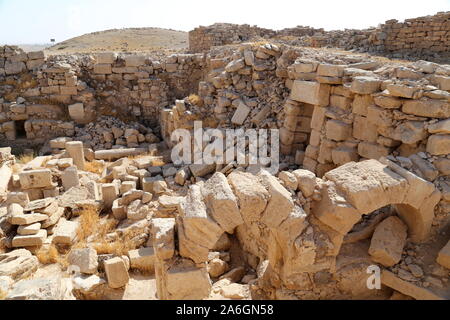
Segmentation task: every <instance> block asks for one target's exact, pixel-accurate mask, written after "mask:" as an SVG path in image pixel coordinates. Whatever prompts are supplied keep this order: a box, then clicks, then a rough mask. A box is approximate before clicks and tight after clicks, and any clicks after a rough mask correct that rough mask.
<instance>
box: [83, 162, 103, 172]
mask: <svg viewBox="0 0 450 320" xmlns="http://www.w3.org/2000/svg"><path fill="white" fill-rule="evenodd" d="M104 168H105V164H104V163H103V162H101V161H96V160H93V161H90V162H86V163H85V165H84V170H85V171H89V172H92V173H97V174H102V172H103V169H104Z"/></svg>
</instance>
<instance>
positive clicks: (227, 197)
mask: <svg viewBox="0 0 450 320" xmlns="http://www.w3.org/2000/svg"><path fill="white" fill-rule="evenodd" d="M201 191H202V194H203V197H204V200H205V203H206V205H207V207H208V208H210V210H211V212H212V216H213V218H214V219H215V220H216V221H217V223H218V224H219V225H220V226H221V227H222V229H223V230H225V231H226V232H228V233H233V232H234V229H235V228H236V227H237V226H238V225H240V224H243V223H244V220H243V219H242V216H241V213H240V212H239V207H238V204H237V199H236V196H235V195H234V194H233V191H232V190H231V187H230V185H229V184H228V181H227V178H226V177H225V175H224V174H223V173H220V172H216V173H215V174H214V175H213V176H212V177H211V178H210V179H208V181H206V183H205V184H204V185H203V186H202V187H201Z"/></svg>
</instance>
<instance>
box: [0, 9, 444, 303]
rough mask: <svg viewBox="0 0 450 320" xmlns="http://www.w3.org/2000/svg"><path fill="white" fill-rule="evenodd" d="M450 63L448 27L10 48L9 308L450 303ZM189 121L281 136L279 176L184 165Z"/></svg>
mask: <svg viewBox="0 0 450 320" xmlns="http://www.w3.org/2000/svg"><path fill="white" fill-rule="evenodd" d="M449 53H450V12H441V13H438V14H436V15H434V16H427V17H420V18H414V19H408V20H405V21H404V22H399V21H397V20H389V21H387V22H386V23H385V24H381V25H380V26H379V27H378V28H374V29H368V30H345V31H329V32H326V31H324V30H323V29H314V28H310V27H301V26H299V27H296V28H291V29H283V30H280V31H274V30H269V29H263V28H259V27H256V26H249V25H232V24H214V25H212V26H209V27H199V28H196V29H194V30H193V31H191V32H190V33H189V49H188V50H184V49H183V50H178V51H177V52H176V53H171V54H163V53H161V54H157V53H155V52H151V53H150V52H149V53H148V54H145V53H131V52H128V53H127V52H120V53H117V52H106V51H105V52H96V53H93V54H86V53H75V54H59V55H56V54H55V55H48V56H47V55H46V54H44V52H41V51H39V52H28V53H26V52H24V51H22V50H21V49H19V48H18V47H15V46H2V47H0V300H2V299H5V300H23V299H38V300H40V299H53V300H61V299H64V300H66V299H67V300H74V299H80V300H97V299H106V300H116V299H117V300H120V299H151V300H154V299H161V300H184V299H189V300H200V299H214V300H216V299H218V300H222V299H225V300H229V299H231V300H250V299H254V300H260V299H280V300H287V299H288V300H304V299H307V300H319V299H321V300H323V299H368V300H372V299H379V300H385V299H391V300H410V299H417V300H448V299H450V282H449V275H450V178H449V175H450V55H449ZM197 121H201V122H202V124H203V127H204V128H214V129H217V130H219V131H220V132H225V131H226V130H229V129H278V130H279V131H278V132H279V152H280V159H279V169H278V170H277V172H275V173H273V172H269V170H268V166H266V165H263V164H251V163H250V162H249V161H246V163H241V162H239V161H237V157H238V155H233V158H232V159H227V163H225V164H219V163H217V164H216V163H214V164H181V165H179V164H176V163H174V161H173V159H172V157H171V152H172V148H173V147H174V146H175V141H173V140H172V139H171V136H172V134H173V133H174V132H175V131H176V130H179V129H184V130H185V131H187V132H193V130H194V122H197ZM196 143H197V142H196V141H189V143H188V144H189V145H191V144H193V145H194V144H196ZM232 143H234V144H237V142H236V141H233V142H232ZM246 147H247V149H249V146H248V145H247V146H246ZM200 148H201V149H203V150H204V149H206V148H205V144H204V143H203V144H202V143H200ZM247 160H248V159H247ZM373 267H375V268H378V269H377V270H378V271H379V273H378V275H379V277H378V278H379V279H378V280H379V282H380V287H379V288H376V289H373V288H371V287H370V286H369V285H368V284H369V281H368V278H369V277H370V275H371V274H370V273H368V270H369V269H370V268H373Z"/></svg>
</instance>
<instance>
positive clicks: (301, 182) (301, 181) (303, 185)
mask: <svg viewBox="0 0 450 320" xmlns="http://www.w3.org/2000/svg"><path fill="white" fill-rule="evenodd" d="M292 173H293V174H294V176H295V177H296V178H297V183H298V187H299V189H300V191H301V192H302V193H303V195H304V196H305V197H310V196H312V195H313V193H314V189H315V188H316V186H317V181H316V175H315V174H314V173H313V172H311V171H309V170H304V169H298V170H295V171H293V172H292Z"/></svg>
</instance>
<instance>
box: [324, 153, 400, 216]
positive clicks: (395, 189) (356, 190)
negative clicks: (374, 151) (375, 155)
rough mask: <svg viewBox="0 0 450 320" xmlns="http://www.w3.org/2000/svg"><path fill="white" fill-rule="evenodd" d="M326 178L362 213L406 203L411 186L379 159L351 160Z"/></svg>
mask: <svg viewBox="0 0 450 320" xmlns="http://www.w3.org/2000/svg"><path fill="white" fill-rule="evenodd" d="M325 178H326V179H327V180H330V181H333V182H334V183H335V184H336V188H337V190H339V191H340V192H342V194H343V196H344V197H345V198H346V199H347V201H348V202H350V204H351V205H353V206H354V207H355V208H356V209H357V210H358V211H359V212H360V213H362V214H368V213H370V212H373V211H375V210H376V209H379V208H382V207H384V206H386V205H388V204H395V203H403V200H404V199H405V196H406V192H407V191H408V189H409V184H408V182H407V180H406V179H405V178H403V177H402V176H400V175H398V174H397V173H395V172H393V171H392V170H390V169H389V168H387V166H386V165H383V164H382V163H380V162H378V161H377V160H366V161H361V162H358V163H355V162H350V163H347V164H345V165H343V166H340V167H338V168H336V169H334V170H331V171H329V172H327V173H326V174H325Z"/></svg>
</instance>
